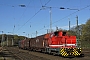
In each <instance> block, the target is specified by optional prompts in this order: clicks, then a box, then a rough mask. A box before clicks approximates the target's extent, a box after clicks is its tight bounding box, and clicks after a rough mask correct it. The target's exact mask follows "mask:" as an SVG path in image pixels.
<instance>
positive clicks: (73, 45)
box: [19, 30, 81, 57]
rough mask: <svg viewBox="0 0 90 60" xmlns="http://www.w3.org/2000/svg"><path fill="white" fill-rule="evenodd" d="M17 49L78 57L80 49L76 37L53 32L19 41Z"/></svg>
mask: <svg viewBox="0 0 90 60" xmlns="http://www.w3.org/2000/svg"><path fill="white" fill-rule="evenodd" d="M19 47H20V48H23V49H29V50H34V51H41V52H45V53H53V54H58V55H62V56H64V57H67V56H80V55H81V48H80V47H78V46H77V42H76V36H69V35H68V34H67V32H64V31H61V30H60V31H55V32H53V33H47V34H44V35H41V36H37V37H36V38H30V39H25V40H21V41H20V42H19Z"/></svg>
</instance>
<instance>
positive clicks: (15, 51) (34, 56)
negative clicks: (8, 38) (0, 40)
mask: <svg viewBox="0 0 90 60" xmlns="http://www.w3.org/2000/svg"><path fill="white" fill-rule="evenodd" d="M5 49H6V51H8V53H10V54H11V55H12V59H13V60H70V59H71V60H90V52H88V53H87V52H84V53H85V57H79V58H78V57H75V58H64V57H61V56H53V55H49V54H44V53H39V52H33V51H28V50H22V49H19V48H18V47H5ZM12 59H11V60H12ZM9 60H10V59H9Z"/></svg>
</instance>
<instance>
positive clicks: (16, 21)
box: [0, 0, 90, 37]
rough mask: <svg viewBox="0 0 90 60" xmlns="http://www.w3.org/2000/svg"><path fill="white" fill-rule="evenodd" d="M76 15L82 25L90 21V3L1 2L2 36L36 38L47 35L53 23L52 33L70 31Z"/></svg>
mask: <svg viewBox="0 0 90 60" xmlns="http://www.w3.org/2000/svg"><path fill="white" fill-rule="evenodd" d="M21 5H24V7H22V6H21ZM60 7H64V8H65V9H60ZM76 16H78V22H79V24H85V23H86V22H87V20H88V19H90V0H0V34H2V32H1V31H3V34H14V35H19V36H27V37H34V36H36V31H37V35H41V34H45V33H47V29H49V30H50V22H51V23H52V25H51V26H52V29H53V30H55V29H56V27H58V28H59V29H60V28H61V29H66V30H68V29H69V28H68V25H69V24H68V22H69V20H70V22H71V23H70V25H71V27H73V26H76Z"/></svg>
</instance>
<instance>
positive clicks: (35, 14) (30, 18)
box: [16, 0, 51, 32]
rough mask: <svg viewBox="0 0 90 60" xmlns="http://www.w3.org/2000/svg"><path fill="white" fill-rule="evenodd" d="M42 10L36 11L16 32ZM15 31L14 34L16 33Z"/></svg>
mask: <svg viewBox="0 0 90 60" xmlns="http://www.w3.org/2000/svg"><path fill="white" fill-rule="evenodd" d="M50 1H51V0H49V1H48V2H47V3H45V5H47V4H48V3H49V2H50ZM41 10H42V9H41V8H40V9H39V11H37V12H36V13H35V14H34V15H33V16H32V17H31V18H30V19H28V20H27V21H26V22H25V23H24V24H23V25H22V26H21V27H20V28H18V30H17V31H19V30H20V29H21V28H22V27H23V26H24V25H25V24H27V23H28V22H29V21H30V20H31V19H32V18H34V17H35V16H36V15H37V14H38V13H39V12H40V11H41ZM17 31H16V32H17Z"/></svg>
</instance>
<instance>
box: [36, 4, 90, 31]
mask: <svg viewBox="0 0 90 60" xmlns="http://www.w3.org/2000/svg"><path fill="white" fill-rule="evenodd" d="M88 7H90V5H87V6H85V7H83V8H81V9H79V10H77V11H75V12H73V13H71V14H69V15H67V16H65V17H63V18H61V19H59V20H57V21H55V22H53V23H52V25H53V24H55V23H57V22H59V21H60V20H63V19H65V18H68V17H69V16H71V15H73V14H75V13H77V12H79V11H81V10H84V9H86V8H88ZM48 26H49V25H46V26H45V27H48ZM45 27H43V28H41V29H39V30H37V31H38V32H40V31H41V30H43V29H45Z"/></svg>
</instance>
